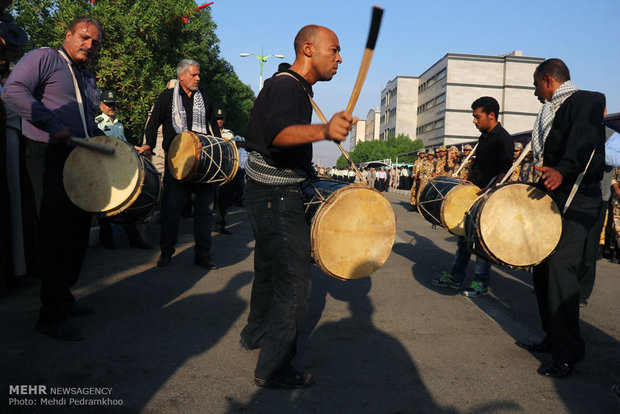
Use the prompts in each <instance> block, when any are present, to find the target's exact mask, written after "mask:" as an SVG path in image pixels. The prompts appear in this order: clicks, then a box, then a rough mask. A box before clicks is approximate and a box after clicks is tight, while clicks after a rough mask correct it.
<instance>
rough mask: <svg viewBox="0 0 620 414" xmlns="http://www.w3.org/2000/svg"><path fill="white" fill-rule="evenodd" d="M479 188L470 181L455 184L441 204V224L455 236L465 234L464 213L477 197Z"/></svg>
mask: <svg viewBox="0 0 620 414" xmlns="http://www.w3.org/2000/svg"><path fill="white" fill-rule="evenodd" d="M479 191H480V188H478V186H476V185H474V184H471V183H463V184H460V185H457V186H456V187H454V188H453V189H452V190H450V191H449V192H448V194H446V198H445V200H444V201H443V203H442V205H441V224H442V226H443V227H444V228H445V229H446V230H448V231H449V232H450V233H452V234H454V235H456V236H464V235H465V213H466V212H467V211H468V210H469V208H470V207H471V206H472V204H474V201H476V199H477V198H478V192H479Z"/></svg>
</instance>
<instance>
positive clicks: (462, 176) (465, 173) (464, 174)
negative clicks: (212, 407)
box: [456, 144, 474, 180]
mask: <svg viewBox="0 0 620 414" xmlns="http://www.w3.org/2000/svg"><path fill="white" fill-rule="evenodd" d="M471 150H472V148H471V145H469V144H467V145H465V146H464V147H463V161H462V162H465V160H466V159H467V157H468V156H469V154H470V153H471ZM473 163H474V157H471V158H470V159H469V160H468V161H467V164H465V165H464V166H463V168H461V171H459V175H458V176H457V177H456V178H458V179H459V180H467V179H468V178H469V172H470V171H471V166H472V164H473ZM457 169H458V168H457Z"/></svg>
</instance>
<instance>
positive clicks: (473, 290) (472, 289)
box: [461, 282, 489, 298]
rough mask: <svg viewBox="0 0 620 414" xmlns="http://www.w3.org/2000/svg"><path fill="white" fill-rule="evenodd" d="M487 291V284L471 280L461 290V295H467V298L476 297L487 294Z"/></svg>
mask: <svg viewBox="0 0 620 414" xmlns="http://www.w3.org/2000/svg"><path fill="white" fill-rule="evenodd" d="M488 293H489V290H488V289H487V286H486V285H485V284H484V283H482V282H471V285H469V287H468V288H467V289H465V290H464V291H462V292H461V294H462V295H463V296H467V297H468V298H477V297H480V296H484V295H487V294H488Z"/></svg>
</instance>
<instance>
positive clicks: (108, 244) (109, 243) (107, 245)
mask: <svg viewBox="0 0 620 414" xmlns="http://www.w3.org/2000/svg"><path fill="white" fill-rule="evenodd" d="M101 247H105V248H106V249H110V250H116V244H114V241H113V240H101Z"/></svg>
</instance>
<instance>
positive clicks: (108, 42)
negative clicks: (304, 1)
mask: <svg viewBox="0 0 620 414" xmlns="http://www.w3.org/2000/svg"><path fill="white" fill-rule="evenodd" d="M195 8H196V3H194V1H192V0H160V1H158V2H157V3H156V5H155V3H153V2H152V1H150V0H149V1H146V0H94V4H92V3H91V2H90V1H88V0H80V1H76V0H16V1H15V5H14V15H15V20H16V23H17V24H19V25H20V26H21V27H23V28H24V29H25V30H26V32H27V33H28V34H29V36H30V41H29V43H28V46H27V47H26V50H31V49H35V48H38V47H43V46H50V47H55V48H58V47H60V46H61V45H62V42H63V39H64V36H65V33H66V30H67V27H68V24H69V23H70V22H71V20H73V19H74V18H75V17H78V16H83V15H86V14H89V15H91V16H93V17H95V18H97V19H98V20H99V21H100V22H101V25H102V28H103V41H102V47H101V51H100V52H99V54H98V56H97V57H96V58H95V59H94V60H93V62H92V63H91V67H90V69H91V71H92V72H93V73H94V74H95V76H96V77H97V84H98V86H99V88H100V89H112V90H114V91H116V93H117V96H118V99H119V107H118V110H119V118H120V119H121V120H122V122H123V124H124V125H125V130H126V135H127V138H128V139H129V140H130V141H132V142H134V143H138V142H140V140H141V139H142V134H143V130H144V124H145V122H146V119H147V115H148V111H149V109H150V108H151V106H152V105H153V103H154V102H155V99H156V98H157V96H158V95H159V94H160V93H161V91H163V90H164V88H165V85H166V83H167V81H168V80H169V79H173V78H176V77H177V75H176V65H177V63H178V62H179V61H180V60H181V59H184V58H189V59H194V60H196V61H198V62H199V63H200V64H201V85H200V86H201V88H204V89H205V90H206V91H208V93H210V95H211V96H210V97H211V100H212V102H213V104H214V105H215V106H216V107H221V108H223V109H224V110H226V112H227V114H228V122H227V127H228V128H230V129H232V130H233V131H235V132H236V133H237V134H239V135H246V134H247V124H248V122H247V120H248V118H249V112H250V109H251V107H252V103H253V100H254V94H253V92H252V90H251V89H250V87H249V86H248V85H244V84H243V83H242V82H241V81H240V80H239V79H238V77H237V76H236V74H235V73H234V71H233V69H232V66H231V65H230V64H229V63H228V62H226V61H225V60H224V59H222V58H221V57H220V56H219V46H218V45H219V39H218V38H217V36H216V34H215V29H216V25H215V23H214V22H213V20H212V19H211V13H210V10H209V8H208V7H207V8H204V9H202V10H200V11H198V12H195V13H194V11H195Z"/></svg>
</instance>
